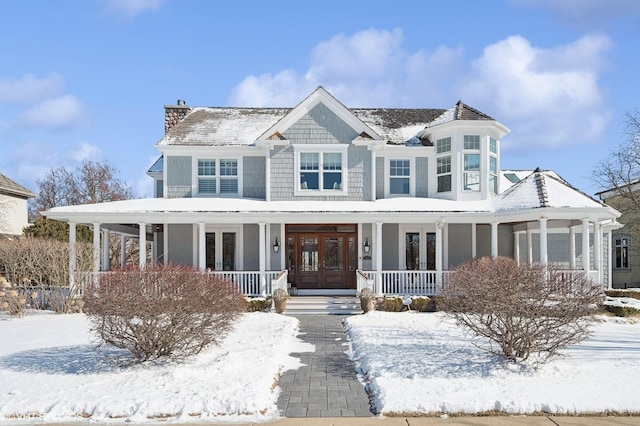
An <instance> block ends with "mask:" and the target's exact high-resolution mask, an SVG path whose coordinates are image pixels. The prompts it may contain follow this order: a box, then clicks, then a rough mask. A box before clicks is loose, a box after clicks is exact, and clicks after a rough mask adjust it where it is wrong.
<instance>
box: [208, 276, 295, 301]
mask: <svg viewBox="0 0 640 426" xmlns="http://www.w3.org/2000/svg"><path fill="white" fill-rule="evenodd" d="M209 273H210V274H212V275H215V276H218V277H220V278H222V279H225V280H228V281H231V282H232V283H234V284H235V285H236V286H238V290H239V291H240V293H242V294H244V295H245V296H266V295H268V294H271V293H272V292H273V290H274V289H275V288H274V287H273V283H274V280H275V279H276V278H277V277H279V276H280V275H282V271H266V272H264V281H262V280H261V276H262V274H261V273H260V271H209ZM275 282H276V284H277V285H280V281H278V280H275ZM286 283H287V275H286V274H285V275H284V289H285V290H286V289H287V284H286Z"/></svg>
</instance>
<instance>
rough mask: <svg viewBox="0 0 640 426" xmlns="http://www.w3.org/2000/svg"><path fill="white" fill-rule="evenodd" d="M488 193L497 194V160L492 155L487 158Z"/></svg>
mask: <svg viewBox="0 0 640 426" xmlns="http://www.w3.org/2000/svg"><path fill="white" fill-rule="evenodd" d="M489 191H490V192H491V193H492V194H497V193H498V159H497V158H496V157H494V156H493V155H492V156H490V157H489Z"/></svg>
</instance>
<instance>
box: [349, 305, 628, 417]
mask: <svg viewBox="0 0 640 426" xmlns="http://www.w3.org/2000/svg"><path fill="white" fill-rule="evenodd" d="M597 320H598V322H596V324H595V325H594V328H593V335H592V337H591V338H590V339H589V340H587V341H585V342H582V343H581V344H578V345H574V346H571V347H569V348H567V349H566V350H564V351H563V355H564V356H563V357H562V358H560V359H555V360H552V361H551V362H550V363H548V364H545V365H542V366H538V367H535V366H533V365H516V364H513V363H511V362H507V361H503V360H501V358H499V357H497V356H494V355H491V354H489V353H487V352H484V351H482V350H480V349H478V348H476V347H475V346H473V345H472V344H471V342H470V338H469V337H468V336H467V335H465V333H464V332H463V330H462V329H460V328H459V327H457V326H456V325H455V324H454V323H452V322H451V320H449V319H447V318H446V317H445V316H444V315H443V314H441V313H435V314H420V313H414V312H405V313H389V312H370V313H368V314H366V315H361V316H354V317H350V318H348V319H347V320H346V322H345V324H346V327H347V331H348V334H349V336H350V338H351V340H352V349H351V356H352V358H353V359H354V360H356V361H357V364H358V366H359V369H361V371H362V374H363V380H365V381H366V382H368V386H369V387H370V389H371V391H372V392H373V394H374V395H375V403H376V405H377V409H378V411H379V412H382V413H394V412H395V413H416V412H419V413H481V412H485V411H490V410H496V411H502V412H508V413H532V412H536V411H545V412H551V413H556V414H569V413H571V414H573V413H602V412H612V411H615V412H640V398H638V395H640V379H639V378H640V322H638V321H629V320H627V319H623V318H613V317H605V316H599V317H597Z"/></svg>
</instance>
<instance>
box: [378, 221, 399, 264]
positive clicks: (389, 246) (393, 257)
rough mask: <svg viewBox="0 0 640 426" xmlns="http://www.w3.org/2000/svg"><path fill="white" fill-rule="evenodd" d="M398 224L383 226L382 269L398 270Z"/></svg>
mask: <svg viewBox="0 0 640 426" xmlns="http://www.w3.org/2000/svg"><path fill="white" fill-rule="evenodd" d="M398 232H400V231H399V228H398V224H397V223H385V224H383V225H382V269H390V270H398V269H400V266H399V265H398V253H399V251H400V247H398Z"/></svg>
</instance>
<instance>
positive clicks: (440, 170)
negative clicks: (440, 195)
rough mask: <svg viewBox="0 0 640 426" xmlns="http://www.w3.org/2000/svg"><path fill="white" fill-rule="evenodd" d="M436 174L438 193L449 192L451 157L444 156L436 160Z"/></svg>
mask: <svg viewBox="0 0 640 426" xmlns="http://www.w3.org/2000/svg"><path fill="white" fill-rule="evenodd" d="M436 172H437V174H438V192H450V191H451V156H450V155H445V156H442V157H438V158H437V160H436Z"/></svg>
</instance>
